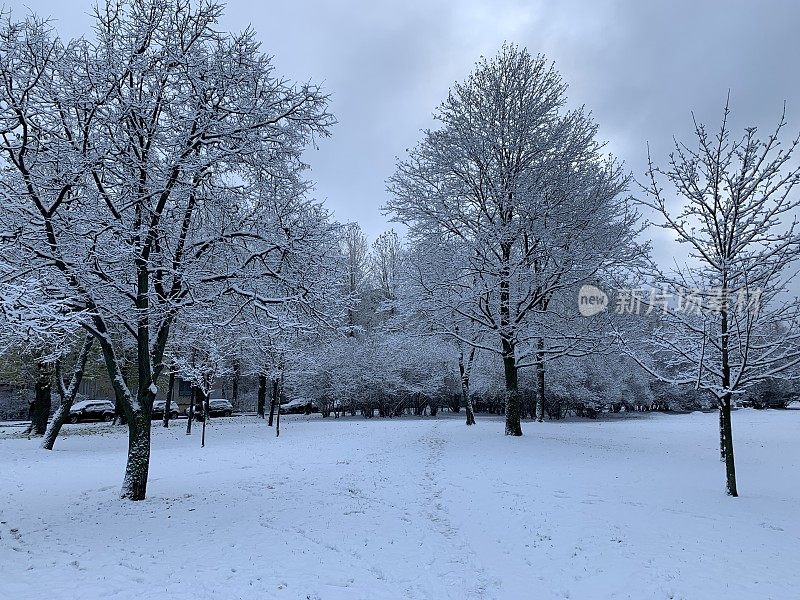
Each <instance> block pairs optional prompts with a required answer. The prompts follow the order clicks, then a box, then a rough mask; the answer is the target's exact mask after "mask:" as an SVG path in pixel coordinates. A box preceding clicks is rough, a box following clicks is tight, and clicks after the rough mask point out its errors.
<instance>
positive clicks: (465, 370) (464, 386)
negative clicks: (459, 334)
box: [458, 348, 475, 425]
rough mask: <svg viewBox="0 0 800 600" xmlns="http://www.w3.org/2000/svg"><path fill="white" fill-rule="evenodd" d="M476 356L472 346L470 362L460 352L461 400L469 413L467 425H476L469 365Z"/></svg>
mask: <svg viewBox="0 0 800 600" xmlns="http://www.w3.org/2000/svg"><path fill="white" fill-rule="evenodd" d="M474 356H475V348H471V349H470V356H469V362H468V364H465V363H464V353H463V352H459V353H458V371H459V374H460V375H461V400H462V402H463V403H464V408H465V411H466V413H467V425H475V411H474V410H473V407H472V396H471V394H470V393H469V367H471V365H472V359H473V357H474Z"/></svg>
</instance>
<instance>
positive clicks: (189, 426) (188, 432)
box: [186, 386, 197, 435]
mask: <svg viewBox="0 0 800 600" xmlns="http://www.w3.org/2000/svg"><path fill="white" fill-rule="evenodd" d="M196 390H197V388H196V387H194V386H192V392H191V393H190V394H189V414H188V415H187V417H188V419H187V420H186V435H192V421H194V401H195V399H196V398H197V393H196Z"/></svg>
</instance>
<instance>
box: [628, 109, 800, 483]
mask: <svg viewBox="0 0 800 600" xmlns="http://www.w3.org/2000/svg"><path fill="white" fill-rule="evenodd" d="M728 117H729V108H728V106H727V105H726V107H725V110H724V116H723V119H722V124H721V126H720V128H719V129H718V130H717V132H716V133H711V132H709V131H708V130H707V129H706V127H705V126H704V125H702V124H700V123H698V122H697V121H695V127H694V136H695V138H696V145H693V146H690V145H688V144H683V143H676V146H675V149H674V151H673V153H672V154H671V156H670V161H669V168H668V169H666V170H663V171H662V170H661V169H659V168H658V167H656V166H655V165H654V164H653V162H652V161H651V162H650V168H649V170H648V179H649V180H648V182H647V184H646V185H645V186H643V191H644V196H643V198H642V200H641V201H642V203H643V204H645V205H646V206H648V207H650V208H651V209H653V210H654V211H655V212H656V214H657V215H658V217H660V218H661V219H662V221H661V223H660V225H661V226H662V227H664V228H666V229H667V230H669V231H670V232H671V233H673V234H674V235H675V236H676V238H677V241H678V242H680V244H681V245H682V247H684V248H686V252H687V256H688V260H687V262H686V263H685V264H683V265H677V266H676V268H675V269H674V271H673V272H671V273H667V274H659V276H658V278H657V283H658V284H659V285H660V286H662V288H661V290H655V291H653V292H652V293H651V294H650V295H649V296H648V302H649V303H650V304H651V305H652V306H654V307H656V308H657V309H659V311H660V313H659V316H660V320H661V323H660V325H661V326H660V327H658V328H657V329H656V330H655V332H654V335H653V337H652V339H650V340H649V341H648V343H649V344H651V345H652V346H653V347H654V350H653V357H652V360H650V361H643V363H644V364H645V366H647V368H649V369H650V370H651V371H652V372H653V373H654V374H656V375H658V376H659V377H660V378H662V379H664V380H666V381H669V382H673V383H677V384H685V385H692V386H694V387H695V388H697V389H698V390H703V391H705V392H707V393H709V394H711V395H713V397H714V398H716V400H717V403H718V405H719V414H720V451H721V454H722V458H723V459H724V461H725V471H726V482H727V485H726V489H727V493H728V494H729V495H731V496H736V495H737V494H738V490H737V485H736V469H735V462H734V451H733V432H732V424H731V403H732V401H733V398H734V396H736V395H739V394H741V393H742V392H743V391H745V390H746V389H747V388H748V387H750V386H753V385H755V384H757V383H759V382H762V381H764V380H767V379H770V378H782V377H793V376H796V366H797V365H798V363H800V329H799V328H798V326H800V305H798V302H797V299H794V298H791V297H790V296H789V283H790V282H791V281H792V280H793V279H794V277H795V275H796V274H797V270H798V265H800V262H798V259H800V233H798V231H797V223H796V220H795V216H796V211H797V209H798V207H800V196H798V195H797V194H796V193H795V187H796V186H797V184H798V182H800V167H798V166H797V165H796V163H795V162H793V158H794V150H795V149H796V148H797V145H798V142H800V138H795V139H794V140H793V141H790V142H789V143H788V144H787V145H782V143H781V138H782V137H783V132H784V129H785V127H786V120H785V118H784V117H781V119H780V121H779V122H778V125H777V127H776V128H775V129H774V130H773V131H772V133H770V134H769V135H768V136H767V137H766V138H765V139H761V138H759V137H757V132H756V128H755V127H749V128H747V129H745V131H744V134H743V135H742V136H741V137H739V138H736V139H732V138H731V134H730V128H729V124H728ZM665 181H666V185H668V186H669V188H668V191H665V189H664V188H663V187H662V185H665V183H664V182H665ZM636 356H639V357H640V358H641V357H643V356H646V355H645V354H643V353H639V354H637V355H636Z"/></svg>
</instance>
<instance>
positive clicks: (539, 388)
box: [535, 338, 544, 423]
mask: <svg viewBox="0 0 800 600" xmlns="http://www.w3.org/2000/svg"><path fill="white" fill-rule="evenodd" d="M535 418H536V420H537V421H539V423H541V422H542V421H544V340H543V339H542V338H539V339H538V340H537V342H536V415H535Z"/></svg>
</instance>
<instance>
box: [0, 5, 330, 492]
mask: <svg viewBox="0 0 800 600" xmlns="http://www.w3.org/2000/svg"><path fill="white" fill-rule="evenodd" d="M221 14H222V8H221V6H220V5H217V4H213V3H202V4H200V5H198V6H197V7H193V6H191V5H190V4H188V3H184V2H178V1H176V0H126V1H123V2H119V3H116V2H115V3H110V2H109V3H107V4H101V5H100V6H99V7H98V9H97V10H96V12H95V14H94V30H95V36H94V37H93V38H88V37H87V38H81V39H79V40H76V41H71V42H68V43H64V42H62V41H61V40H59V39H58V38H57V37H55V36H54V35H53V32H52V31H51V30H50V29H49V28H48V27H47V25H46V24H44V23H42V22H41V21H39V20H37V19H35V18H29V19H27V20H26V21H24V22H21V23H14V22H6V23H5V24H4V27H3V28H2V31H1V32H0V142H1V143H0V155H2V157H3V161H4V162H3V165H2V168H3V170H4V185H3V188H2V205H3V210H4V211H6V210H8V211H10V212H13V213H14V214H16V215H19V217H18V219H17V220H18V221H19V222H21V223H22V226H21V227H20V228H19V230H18V231H17V232H15V236H14V238H13V243H15V244H18V245H19V246H21V247H22V249H23V252H22V253H21V254H22V256H23V257H24V259H25V261H26V264H30V263H33V264H35V265H37V268H39V269H47V270H49V271H50V272H52V273H54V274H56V275H57V276H58V277H57V279H58V283H59V285H58V286H57V288H56V289H55V290H52V292H51V293H52V296H53V297H55V298H58V299H61V300H63V301H65V302H67V303H68V304H69V305H70V306H71V307H72V308H73V309H74V310H78V311H83V312H85V313H86V314H87V315H89V317H90V318H89V320H88V322H85V323H84V324H83V326H84V327H85V328H86V329H87V330H89V331H90V332H91V333H92V334H93V335H94V336H95V339H96V341H97V343H98V345H99V347H100V349H101V351H102V354H103V358H104V362H105V365H106V369H107V371H108V374H109V378H110V380H111V382H112V384H113V387H114V391H115V394H116V396H117V400H118V401H119V402H120V403H121V405H122V407H123V409H124V411H125V413H126V416H127V421H128V427H129V430H130V435H129V452H128V463H127V467H126V474H125V479H124V483H123V489H122V496H123V497H125V498H128V499H131V500H141V499H143V498H144V497H145V493H146V487H147V474H148V469H149V455H150V412H151V408H152V403H153V400H154V398H155V395H156V393H157V392H158V383H159V380H160V378H161V376H162V374H163V372H164V370H165V362H164V356H165V349H166V346H167V342H168V340H169V337H170V332H171V329H172V326H173V323H174V322H175V320H176V318H178V317H179V314H180V313H181V311H182V310H184V309H185V308H186V307H187V306H189V305H197V304H203V303H205V302H213V301H214V299H215V297H216V296H217V294H218V293H219V290H220V288H221V287H223V289H225V288H224V286H220V283H221V282H223V281H226V280H229V279H235V278H237V277H239V276H241V274H242V272H243V271H246V270H247V269H249V268H252V267H253V265H254V264H256V263H259V261H264V262H269V260H272V259H273V257H274V256H281V255H282V254H283V253H284V252H286V251H287V247H286V245H285V244H278V243H276V242H275V241H274V240H273V239H271V233H272V231H274V230H273V229H272V228H267V231H268V232H269V233H268V234H267V235H262V233H263V231H264V227H263V223H262V221H261V217H260V211H259V208H260V206H259V204H258V199H257V197H254V196H253V194H252V193H251V192H252V188H251V187H250V186H248V185H247V184H248V182H254V181H257V180H258V179H259V178H261V177H262V176H263V174H264V173H271V174H272V175H276V176H277V175H280V174H281V173H283V172H284V171H285V170H286V165H287V164H294V165H297V164H298V163H299V162H300V154H301V152H302V149H303V147H304V146H305V145H306V143H308V141H309V140H310V139H311V137H312V136H314V135H326V134H327V129H328V126H329V125H330V124H331V123H332V122H333V119H332V117H331V116H330V115H329V114H328V112H327V99H326V97H325V95H324V94H322V93H321V92H320V90H319V88H317V87H316V86H314V85H311V84H305V85H295V84H292V83H291V82H289V81H287V80H285V79H283V78H281V77H278V76H277V75H276V74H275V71H274V68H273V66H272V64H271V62H270V59H269V58H268V57H267V56H265V55H264V54H262V53H261V52H260V50H259V46H258V43H257V42H256V41H255V33H254V32H253V31H252V30H246V31H245V32H243V33H241V34H238V35H229V34H226V33H222V32H220V31H219V30H218V27H217V25H218V20H219V17H220V15H221ZM278 229H280V228H278ZM283 239H285V237H284V238H283ZM292 242H293V243H295V244H300V243H301V242H300V241H299V240H296V239H293V240H292ZM19 268H20V269H23V268H27V267H25V266H24V265H19ZM263 275H264V276H265V277H269V278H273V279H280V275H279V274H277V273H276V272H275V271H274V269H266V270H265V271H264V272H263ZM53 278H54V279H56V277H55V276H54V277H53ZM283 282H284V283H287V284H288V281H286V280H283ZM293 295H296V292H294V293H293ZM128 340H132V341H133V344H134V346H135V349H136V364H135V366H136V373H135V376H134V377H128V376H126V373H125V372H124V369H123V366H122V358H121V357H122V354H123V351H122V349H123V346H124V344H125V343H126V342H127V341H128Z"/></svg>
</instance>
